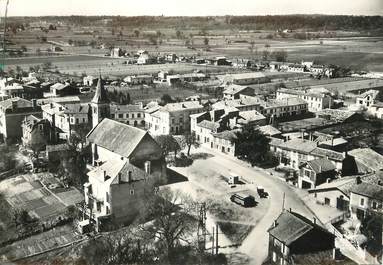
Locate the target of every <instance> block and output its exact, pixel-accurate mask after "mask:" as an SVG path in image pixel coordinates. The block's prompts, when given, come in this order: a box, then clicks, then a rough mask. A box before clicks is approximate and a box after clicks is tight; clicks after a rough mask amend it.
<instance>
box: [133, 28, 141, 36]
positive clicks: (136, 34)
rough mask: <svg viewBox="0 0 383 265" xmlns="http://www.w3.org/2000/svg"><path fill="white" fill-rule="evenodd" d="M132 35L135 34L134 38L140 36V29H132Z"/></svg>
mask: <svg viewBox="0 0 383 265" xmlns="http://www.w3.org/2000/svg"><path fill="white" fill-rule="evenodd" d="M134 36H136V38H138V37H139V36H140V31H139V30H138V29H136V30H134Z"/></svg>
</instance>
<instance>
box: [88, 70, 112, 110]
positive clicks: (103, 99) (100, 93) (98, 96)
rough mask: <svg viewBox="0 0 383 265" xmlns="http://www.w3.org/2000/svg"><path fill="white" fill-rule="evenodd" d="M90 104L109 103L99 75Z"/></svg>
mask: <svg viewBox="0 0 383 265" xmlns="http://www.w3.org/2000/svg"><path fill="white" fill-rule="evenodd" d="M92 103H96V104H101V103H109V99H108V96H107V94H106V90H105V88H104V84H103V83H102V78H101V74H100V77H99V79H98V82H97V87H96V93H95V94H94V97H93V99H92Z"/></svg>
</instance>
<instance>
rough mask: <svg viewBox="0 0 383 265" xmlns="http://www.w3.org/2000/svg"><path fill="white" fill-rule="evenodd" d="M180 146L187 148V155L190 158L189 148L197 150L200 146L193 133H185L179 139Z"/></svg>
mask: <svg viewBox="0 0 383 265" xmlns="http://www.w3.org/2000/svg"><path fill="white" fill-rule="evenodd" d="M180 146H181V148H185V147H187V150H188V151H187V155H188V156H190V149H191V147H192V146H193V147H194V148H198V147H199V146H200V143H199V142H198V140H197V136H196V134H195V132H188V131H187V132H185V133H184V135H183V136H182V138H181V143H180Z"/></svg>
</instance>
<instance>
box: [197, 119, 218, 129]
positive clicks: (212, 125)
mask: <svg viewBox="0 0 383 265" xmlns="http://www.w3.org/2000/svg"><path fill="white" fill-rule="evenodd" d="M197 126H198V127H202V128H205V129H208V130H211V131H215V130H217V129H218V128H219V127H220V125H219V123H217V122H213V121H208V120H203V121H201V122H200V123H198V124H197Z"/></svg>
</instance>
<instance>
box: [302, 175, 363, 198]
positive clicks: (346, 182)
mask: <svg viewBox="0 0 383 265" xmlns="http://www.w3.org/2000/svg"><path fill="white" fill-rule="evenodd" d="M356 178H357V176H349V177H343V178H340V179H335V180H333V181H331V182H328V183H327V182H326V183H323V184H320V185H318V186H317V187H316V188H315V189H311V190H309V193H315V192H321V191H329V190H335V189H338V190H340V191H341V192H342V193H343V194H345V195H346V196H347V197H350V189H351V187H352V186H353V185H354V183H355V181H356Z"/></svg>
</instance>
